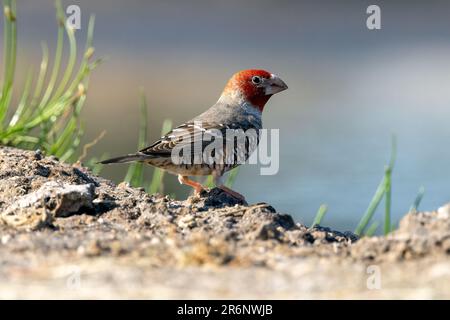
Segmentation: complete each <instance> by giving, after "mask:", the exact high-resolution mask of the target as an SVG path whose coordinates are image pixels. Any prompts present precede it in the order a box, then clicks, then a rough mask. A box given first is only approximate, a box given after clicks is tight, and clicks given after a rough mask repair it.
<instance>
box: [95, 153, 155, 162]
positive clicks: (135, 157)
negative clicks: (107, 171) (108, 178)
mask: <svg viewBox="0 0 450 320" xmlns="http://www.w3.org/2000/svg"><path fill="white" fill-rule="evenodd" d="M148 158H151V157H150V156H149V155H146V154H144V153H135V154H127V155H125V156H121V157H116V158H111V159H106V160H103V161H99V162H98V163H101V164H109V163H127V162H134V161H143V160H146V159H148Z"/></svg>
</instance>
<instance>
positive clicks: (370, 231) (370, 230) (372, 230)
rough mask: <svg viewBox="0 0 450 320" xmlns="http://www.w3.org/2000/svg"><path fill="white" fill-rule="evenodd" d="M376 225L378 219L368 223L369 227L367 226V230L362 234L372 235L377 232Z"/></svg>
mask: <svg viewBox="0 0 450 320" xmlns="http://www.w3.org/2000/svg"><path fill="white" fill-rule="evenodd" d="M378 225H379V223H378V221H375V222H373V223H372V224H371V225H370V227H369V228H367V231H366V232H365V233H364V236H366V237H372V236H373V235H374V234H375V232H377V229H378Z"/></svg>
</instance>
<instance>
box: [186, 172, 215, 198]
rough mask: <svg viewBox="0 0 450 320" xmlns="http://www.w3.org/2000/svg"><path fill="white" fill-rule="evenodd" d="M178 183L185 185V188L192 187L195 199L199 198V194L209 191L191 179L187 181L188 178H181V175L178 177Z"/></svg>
mask: <svg viewBox="0 0 450 320" xmlns="http://www.w3.org/2000/svg"><path fill="white" fill-rule="evenodd" d="M178 181H179V182H180V183H181V184H185V185H187V186H190V187H192V188H193V189H194V194H195V195H196V196H197V197H199V196H200V194H201V193H202V192H203V191H209V190H208V189H207V188H205V187H204V186H202V184H201V183H199V182H197V181H194V180H191V179H189V178H188V177H186V176H181V175H179V176H178Z"/></svg>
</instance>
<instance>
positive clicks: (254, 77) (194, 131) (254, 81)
mask: <svg viewBox="0 0 450 320" xmlns="http://www.w3.org/2000/svg"><path fill="white" fill-rule="evenodd" d="M286 89H288V86H287V85H286V83H285V82H284V81H283V80H282V79H281V78H280V77H278V76H277V75H275V74H273V73H270V72H268V71H265V70H262V69H247V70H242V71H239V72H237V73H235V74H234V75H233V76H232V77H231V78H230V79H229V80H228V82H227V84H226V85H225V88H224V90H223V92H222V94H221V95H220V97H219V99H218V100H217V102H216V103H215V104H214V105H213V106H211V107H210V108H209V109H207V110H206V111H205V112H203V113H201V114H200V115H198V116H197V117H195V118H193V119H191V120H189V121H187V122H185V123H183V124H181V125H179V126H178V127H175V128H174V129H172V130H170V131H169V132H168V133H166V134H165V135H163V136H162V137H161V138H160V139H159V140H157V141H156V142H154V143H153V144H152V145H150V146H148V147H146V148H144V149H142V150H140V151H139V152H137V153H134V154H127V155H124V156H119V157H116V158H112V159H107V160H103V161H100V163H102V164H111V163H128V162H143V163H146V164H149V165H151V166H154V167H158V168H160V169H163V170H165V171H167V172H169V173H172V174H174V175H177V176H178V181H179V183H180V184H183V185H187V186H190V187H192V188H193V189H194V191H195V194H196V195H200V193H201V192H202V191H204V190H207V188H206V187H204V186H203V185H202V184H201V183H199V182H197V181H195V180H192V179H191V178H190V177H191V176H208V175H212V176H213V179H214V183H215V185H216V187H218V188H220V189H221V190H223V191H224V192H225V193H227V194H229V195H231V196H232V197H234V198H237V199H239V200H243V201H245V197H244V196H243V195H242V194H240V193H238V192H236V191H234V190H232V189H230V188H228V187H226V186H225V185H224V183H223V175H224V174H225V173H226V172H227V171H229V170H231V169H233V168H235V167H237V166H238V165H240V164H242V163H243V162H245V160H247V159H248V157H249V156H250V155H251V153H252V152H253V151H254V150H255V149H256V147H257V145H258V143H259V133H260V130H261V129H262V113H263V111H264V107H265V105H266V103H267V102H268V100H269V99H270V97H271V96H273V95H274V94H276V93H279V92H282V91H284V90H286ZM229 132H241V133H242V132H244V133H246V132H252V134H249V135H247V136H245V138H244V140H240V142H241V143H239V142H238V141H236V139H235V136H232V138H229V137H228V136H229ZM230 139H231V140H233V141H231V143H230V144H229V145H228V146H231V147H230V148H227V145H226V143H227V142H228V143H229V142H230ZM214 141H218V142H217V143H216V145H215V146H216V147H217V148H211V144H212V143H213V142H214ZM208 146H209V147H208ZM220 146H222V148H219V147H220ZM208 148H209V149H212V151H210V155H209V157H205V152H206V151H207V150H208ZM175 155H176V156H175ZM181 159H184V160H181Z"/></svg>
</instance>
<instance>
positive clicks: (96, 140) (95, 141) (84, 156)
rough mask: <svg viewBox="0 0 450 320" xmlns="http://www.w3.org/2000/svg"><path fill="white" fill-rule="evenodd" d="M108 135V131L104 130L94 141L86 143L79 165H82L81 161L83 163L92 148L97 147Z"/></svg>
mask: <svg viewBox="0 0 450 320" xmlns="http://www.w3.org/2000/svg"><path fill="white" fill-rule="evenodd" d="M105 134H106V130H103V131H102V132H101V133H100V134H99V135H98V136H97V137H96V138H95V139H94V140H92V141H91V142H89V143H86V144H85V145H84V146H83V153H82V154H81V156H80V157H79V158H78V161H77V162H79V163H81V161H83V159H84V158H86V156H87V153H88V150H89V149H90V148H92V147H93V146H95V145H96V144H97V143H98V142H99V141H100V140H101V139H102V138H103V137H104V136H105Z"/></svg>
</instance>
